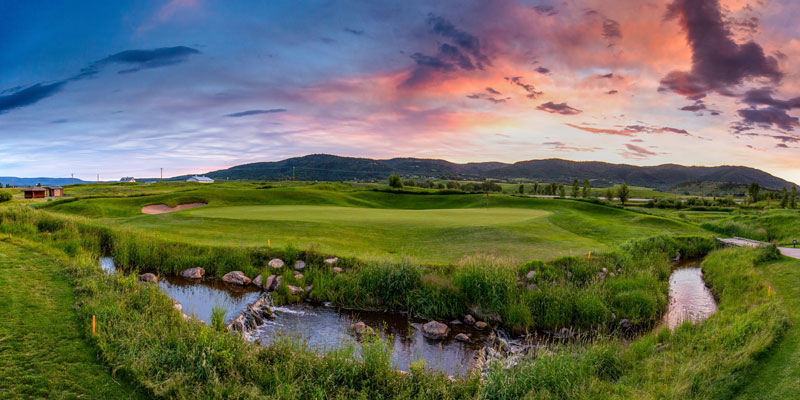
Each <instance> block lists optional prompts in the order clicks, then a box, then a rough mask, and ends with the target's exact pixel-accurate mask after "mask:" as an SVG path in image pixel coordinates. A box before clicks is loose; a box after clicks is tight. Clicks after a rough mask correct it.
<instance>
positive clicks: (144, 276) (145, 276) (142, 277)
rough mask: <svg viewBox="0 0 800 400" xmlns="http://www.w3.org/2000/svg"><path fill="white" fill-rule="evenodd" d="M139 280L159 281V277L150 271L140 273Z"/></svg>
mask: <svg viewBox="0 0 800 400" xmlns="http://www.w3.org/2000/svg"><path fill="white" fill-rule="evenodd" d="M139 280H140V281H142V282H156V281H158V277H156V276H155V275H154V274H151V273H149V272H148V273H146V274H141V275H139Z"/></svg>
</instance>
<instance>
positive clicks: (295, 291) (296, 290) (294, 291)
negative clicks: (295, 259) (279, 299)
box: [286, 285, 305, 296]
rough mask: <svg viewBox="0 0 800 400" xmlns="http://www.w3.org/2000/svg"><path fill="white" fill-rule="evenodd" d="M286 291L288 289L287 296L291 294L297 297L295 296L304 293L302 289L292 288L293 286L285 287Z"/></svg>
mask: <svg viewBox="0 0 800 400" xmlns="http://www.w3.org/2000/svg"><path fill="white" fill-rule="evenodd" d="M286 289H289V294H291V295H293V296H297V295H299V294H301V293H304V292H305V291H304V290H303V288H301V287H297V286H294V285H286Z"/></svg>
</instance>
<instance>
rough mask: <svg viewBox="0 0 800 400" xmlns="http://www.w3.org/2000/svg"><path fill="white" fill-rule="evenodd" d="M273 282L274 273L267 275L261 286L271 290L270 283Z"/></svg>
mask: <svg viewBox="0 0 800 400" xmlns="http://www.w3.org/2000/svg"><path fill="white" fill-rule="evenodd" d="M273 282H275V275H270V276H268V277H267V280H266V281H264V285H263V286H261V287H262V288H263V289H264V290H266V291H268V292H269V291H270V290H272V283H273Z"/></svg>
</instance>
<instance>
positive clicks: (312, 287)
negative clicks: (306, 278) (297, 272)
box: [305, 285, 314, 294]
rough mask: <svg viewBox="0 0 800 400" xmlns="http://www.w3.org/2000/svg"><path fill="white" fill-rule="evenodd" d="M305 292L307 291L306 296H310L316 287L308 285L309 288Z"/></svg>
mask: <svg viewBox="0 0 800 400" xmlns="http://www.w3.org/2000/svg"><path fill="white" fill-rule="evenodd" d="M305 290H306V294H309V293H311V291H312V290H314V285H308V286H306V289H305Z"/></svg>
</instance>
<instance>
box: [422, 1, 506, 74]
mask: <svg viewBox="0 0 800 400" xmlns="http://www.w3.org/2000/svg"><path fill="white" fill-rule="evenodd" d="M427 22H428V25H430V27H431V30H432V31H433V32H434V33H436V34H438V35H440V36H443V37H446V38H449V39H452V40H453V42H454V43H455V44H456V45H457V46H458V47H460V48H462V49H463V50H464V51H466V52H467V53H468V54H470V55H472V56H473V57H474V58H475V64H476V65H477V66H478V68H479V69H483V66H484V64H485V65H491V64H492V63H491V62H490V61H489V57H487V56H486V55H484V54H483V53H482V52H481V42H480V40H479V39H478V37H477V36H475V35H473V34H471V33H469V32H466V31H463V30H461V29H458V28H457V27H456V26H455V25H453V24H452V23H451V22H450V21H448V20H446V19H444V18H442V17H440V16H437V15H433V14H428V20H427Z"/></svg>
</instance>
